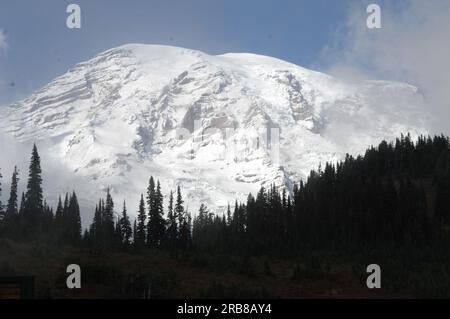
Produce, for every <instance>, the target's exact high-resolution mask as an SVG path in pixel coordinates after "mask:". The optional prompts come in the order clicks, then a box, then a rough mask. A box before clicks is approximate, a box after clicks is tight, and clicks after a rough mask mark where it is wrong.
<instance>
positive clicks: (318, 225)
mask: <svg viewBox="0 0 450 319" xmlns="http://www.w3.org/2000/svg"><path fill="white" fill-rule="evenodd" d="M17 182H18V172H17V170H15V171H14V173H13V177H12V183H11V193H10V199H9V201H8V204H7V205H6V210H3V209H2V211H1V214H0V216H1V217H0V231H1V233H0V236H7V237H13V238H15V239H18V240H28V239H36V238H39V239H40V238H43V239H45V240H52V241H54V242H56V243H61V244H72V245H73V244H75V245H78V244H79V245H85V246H88V247H102V248H107V247H138V248H144V247H152V248H162V249H169V250H187V249H194V250H202V251H214V252H223V253H230V254H242V255H261V254H266V255H275V256H282V257H293V258H295V257H297V254H298V253H299V252H300V251H303V252H304V251H308V250H310V249H326V250H343V249H344V250H351V249H372V248H391V247H393V248H395V247H409V246H411V247H421V246H435V245H439V246H445V247H448V245H449V244H450V241H449V240H450V143H449V139H448V138H447V137H444V136H435V137H433V138H432V137H429V136H427V137H425V136H421V137H419V138H418V140H417V141H416V142H415V143H414V142H413V141H412V140H411V138H410V136H409V135H406V136H403V135H402V136H401V137H400V138H398V139H397V140H396V141H395V142H394V143H387V142H385V141H383V142H381V143H380V144H379V146H378V147H372V148H370V149H368V150H367V151H366V153H365V154H364V155H363V156H357V157H352V156H349V155H347V156H346V158H345V159H344V160H343V161H341V162H338V163H335V164H333V163H326V164H325V166H324V167H323V168H322V167H319V169H318V170H317V171H312V172H311V173H310V175H309V177H308V178H307V180H306V181H301V182H300V183H298V184H295V185H294V187H293V189H291V190H286V189H282V190H280V189H278V188H276V187H275V186H272V187H270V188H269V189H264V188H261V189H260V191H259V192H258V193H257V194H256V197H255V196H253V195H252V194H249V196H248V198H247V201H246V203H238V202H236V203H235V204H234V207H230V206H228V209H227V212H226V213H224V214H222V215H218V214H214V213H212V212H209V211H208V208H207V207H206V206H205V205H203V204H202V205H201V206H200V210H199V212H198V214H197V215H196V217H195V218H193V219H192V217H191V214H190V213H189V212H188V211H187V210H186V209H185V207H184V201H183V198H182V194H181V190H180V187H178V188H177V190H176V192H173V191H170V193H169V195H168V201H167V203H166V204H165V203H164V200H163V199H164V196H163V194H162V191H161V186H160V183H159V181H156V183H155V180H154V178H153V177H150V180H149V183H148V188H147V191H146V194H145V197H144V195H143V194H142V195H141V198H140V202H139V203H137V205H136V207H137V209H138V210H137V217H136V219H135V220H134V221H131V219H130V216H129V214H128V210H127V207H126V203H125V202H124V203H123V206H122V208H121V213H119V214H117V213H116V210H115V208H114V207H115V206H114V201H113V198H112V196H111V193H110V191H109V190H108V191H107V194H106V198H105V199H100V200H99V201H98V204H97V206H96V208H95V213H94V218H93V221H92V223H91V225H90V227H89V229H87V230H85V231H84V233H83V234H81V223H80V213H79V206H78V201H77V197H76V194H75V192H73V193H72V194H71V195H66V197H65V200H64V202H63V201H62V200H61V199H60V200H59V203H58V207H57V209H56V213H55V214H53V210H52V209H51V208H50V207H48V205H47V204H46V203H45V201H44V200H43V196H42V187H41V183H42V179H41V169H40V159H39V155H38V152H37V149H36V147H34V148H33V152H32V157H31V163H30V169H29V176H28V183H27V191H26V193H25V194H23V196H22V201H21V204H20V205H19V207H18V205H17ZM1 207H3V206H1Z"/></svg>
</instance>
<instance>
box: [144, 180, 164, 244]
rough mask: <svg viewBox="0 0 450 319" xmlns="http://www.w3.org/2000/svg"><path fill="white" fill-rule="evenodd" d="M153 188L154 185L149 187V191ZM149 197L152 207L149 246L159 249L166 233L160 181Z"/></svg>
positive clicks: (149, 222)
mask: <svg viewBox="0 0 450 319" xmlns="http://www.w3.org/2000/svg"><path fill="white" fill-rule="evenodd" d="M151 180H152V179H151ZM151 186H152V185H150V186H149V189H150V187H151ZM150 190H151V189H150ZM149 196H150V197H149V198H150V203H151V206H150V210H149V217H148V219H149V220H148V225H147V238H148V244H149V245H151V246H153V247H158V246H159V245H160V244H161V242H162V241H163V239H164V232H165V221H164V216H163V214H164V212H163V196H162V194H161V185H160V184H159V181H158V182H157V187H156V190H153V191H151V192H149Z"/></svg>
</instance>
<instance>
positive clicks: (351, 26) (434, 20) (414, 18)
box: [322, 0, 450, 134]
mask: <svg viewBox="0 0 450 319" xmlns="http://www.w3.org/2000/svg"><path fill="white" fill-rule="evenodd" d="M365 9H366V8H365V6H362V5H361V4H358V5H355V6H353V7H352V9H351V10H350V12H349V15H348V19H347V21H346V25H345V26H343V28H342V29H341V31H338V32H337V33H336V36H335V41H336V42H335V44H334V45H332V46H331V47H327V48H324V50H323V52H322V59H323V60H324V61H325V62H326V63H327V64H328V70H327V71H328V72H330V73H333V74H336V75H339V76H344V77H348V78H350V79H360V78H369V77H370V78H379V79H381V78H382V79H395V80H402V81H405V82H409V83H411V84H414V85H416V86H418V87H419V88H420V89H421V90H422V92H423V94H424V96H425V99H426V101H427V105H428V107H429V111H430V112H431V113H432V114H433V115H434V118H435V123H434V130H435V132H436V133H440V132H444V133H446V134H450V125H448V123H449V122H450V40H449V39H450V2H449V1H448V0H434V1H422V0H411V1H407V2H406V4H404V5H401V6H399V5H398V4H397V3H394V4H393V3H385V4H384V5H382V6H381V21H382V28H381V29H368V28H367V27H366V19H367V13H366V10H365ZM343 30H344V31H343Z"/></svg>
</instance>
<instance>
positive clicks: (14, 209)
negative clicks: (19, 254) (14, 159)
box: [4, 166, 19, 237]
mask: <svg viewBox="0 0 450 319" xmlns="http://www.w3.org/2000/svg"><path fill="white" fill-rule="evenodd" d="M18 183H19V171H18V170H17V166H14V171H13V174H12V178H11V188H10V192H9V199H8V205H7V206H6V212H5V220H4V227H5V234H6V235H7V236H10V237H13V236H14V234H17V232H18V230H19V228H18V227H19V207H18V202H17V201H18V196H17V187H18Z"/></svg>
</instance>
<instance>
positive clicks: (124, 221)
mask: <svg viewBox="0 0 450 319" xmlns="http://www.w3.org/2000/svg"><path fill="white" fill-rule="evenodd" d="M119 226H120V232H121V239H122V243H124V244H125V245H129V244H130V243H131V236H132V234H133V230H132V229H131V222H130V218H129V217H128V214H127V206H126V204H125V201H124V202H123V209H122V217H121V218H120V220H119Z"/></svg>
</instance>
